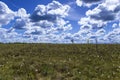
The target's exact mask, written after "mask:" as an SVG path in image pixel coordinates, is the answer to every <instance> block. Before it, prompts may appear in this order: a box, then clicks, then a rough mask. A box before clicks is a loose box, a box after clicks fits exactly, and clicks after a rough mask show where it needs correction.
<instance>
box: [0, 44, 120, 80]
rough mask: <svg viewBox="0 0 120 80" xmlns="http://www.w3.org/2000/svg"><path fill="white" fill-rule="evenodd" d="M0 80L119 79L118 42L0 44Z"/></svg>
mask: <svg viewBox="0 0 120 80" xmlns="http://www.w3.org/2000/svg"><path fill="white" fill-rule="evenodd" d="M0 80H120V45H119V44H106V45H105V44H99V45H98V47H97V50H96V46H95V45H94V44H0Z"/></svg>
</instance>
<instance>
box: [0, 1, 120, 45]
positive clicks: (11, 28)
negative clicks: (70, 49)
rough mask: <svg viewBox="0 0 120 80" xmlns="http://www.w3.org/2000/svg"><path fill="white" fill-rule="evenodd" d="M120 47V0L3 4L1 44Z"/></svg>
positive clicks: (1, 2)
mask: <svg viewBox="0 0 120 80" xmlns="http://www.w3.org/2000/svg"><path fill="white" fill-rule="evenodd" d="M72 40H73V41H74V43H88V41H89V43H95V41H96V40H97V42H98V43H103V44H114V43H115V44H116V43H117V44H120V0H0V42H2V43H15V42H22V43H71V41H72Z"/></svg>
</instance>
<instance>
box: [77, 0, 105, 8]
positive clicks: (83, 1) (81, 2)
mask: <svg viewBox="0 0 120 80" xmlns="http://www.w3.org/2000/svg"><path fill="white" fill-rule="evenodd" d="M102 1H104V0H76V4H77V5H78V6H80V7H81V6H87V7H91V6H92V5H95V4H99V3H101V2H102Z"/></svg>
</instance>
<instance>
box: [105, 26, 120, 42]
mask: <svg viewBox="0 0 120 80" xmlns="http://www.w3.org/2000/svg"><path fill="white" fill-rule="evenodd" d="M104 40H106V41H108V42H109V43H120V27H119V28H115V29H113V30H112V31H110V32H109V33H108V34H106V35H105V36H104Z"/></svg>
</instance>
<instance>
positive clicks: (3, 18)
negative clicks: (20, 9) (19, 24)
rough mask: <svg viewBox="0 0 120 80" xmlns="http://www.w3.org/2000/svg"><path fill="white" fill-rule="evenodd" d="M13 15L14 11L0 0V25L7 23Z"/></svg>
mask: <svg viewBox="0 0 120 80" xmlns="http://www.w3.org/2000/svg"><path fill="white" fill-rule="evenodd" d="M14 17H15V12H13V11H12V10H11V9H9V8H8V6H7V5H6V4H5V3H3V2H2V1H0V26H2V25H6V24H8V23H9V22H10V21H11V20H13V19H14Z"/></svg>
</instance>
